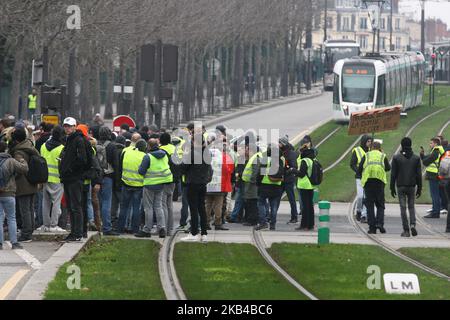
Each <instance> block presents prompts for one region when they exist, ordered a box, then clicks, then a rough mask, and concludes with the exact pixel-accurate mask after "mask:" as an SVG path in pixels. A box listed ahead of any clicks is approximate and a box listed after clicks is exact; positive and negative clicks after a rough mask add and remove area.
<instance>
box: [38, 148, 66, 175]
mask: <svg viewBox="0 0 450 320" xmlns="http://www.w3.org/2000/svg"><path fill="white" fill-rule="evenodd" d="M63 149H64V146H63V145H60V146H59V147H56V148H54V149H53V150H52V151H49V150H48V149H47V146H46V145H45V143H44V144H43V145H42V146H41V156H42V157H44V158H45V161H47V168H48V180H47V182H48V183H61V179H60V177H59V160H58V159H59V158H60V157H61V152H62V150H63Z"/></svg>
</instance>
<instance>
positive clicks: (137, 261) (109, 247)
mask: <svg viewBox="0 0 450 320" xmlns="http://www.w3.org/2000/svg"><path fill="white" fill-rule="evenodd" d="M159 249H160V245H159V244H158V243H157V242H154V241H146V240H131V239H105V238H103V239H102V240H100V241H98V242H95V243H93V244H92V246H90V247H89V248H88V249H87V250H86V251H84V252H82V253H80V254H79V256H78V257H77V258H76V259H75V261H73V262H69V263H66V264H64V265H63V266H62V267H61V268H60V269H59V271H58V273H57V275H56V277H55V279H54V280H53V281H52V282H51V283H50V284H49V286H48V289H47V292H46V293H45V299H50V300H72V299H74V300H85V299H86V300H163V299H165V298H166V297H165V295H164V291H163V289H162V286H161V280H160V278H159V270H158V254H159ZM72 264H75V265H76V266H78V267H79V268H80V270H81V289H80V290H77V289H74V290H69V289H68V288H67V279H68V277H69V276H70V274H67V273H66V272H67V267H68V266H70V265H72Z"/></svg>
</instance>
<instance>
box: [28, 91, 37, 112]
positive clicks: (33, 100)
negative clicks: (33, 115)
mask: <svg viewBox="0 0 450 320" xmlns="http://www.w3.org/2000/svg"><path fill="white" fill-rule="evenodd" d="M36 105H37V96H33V95H32V94H29V95H28V109H31V110H34V109H36Z"/></svg>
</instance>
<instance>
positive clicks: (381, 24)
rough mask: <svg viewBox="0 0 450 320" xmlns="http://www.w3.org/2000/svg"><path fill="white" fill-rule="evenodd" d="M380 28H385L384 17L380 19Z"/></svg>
mask: <svg viewBox="0 0 450 320" xmlns="http://www.w3.org/2000/svg"><path fill="white" fill-rule="evenodd" d="M380 29H381V30H385V29H386V20H385V19H384V18H383V19H381V20H380Z"/></svg>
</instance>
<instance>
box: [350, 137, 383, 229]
mask: <svg viewBox="0 0 450 320" xmlns="http://www.w3.org/2000/svg"><path fill="white" fill-rule="evenodd" d="M390 170H391V165H390V164H389V160H388V158H387V157H386V154H385V153H383V151H382V150H381V143H380V142H378V141H374V142H373V144H372V150H371V151H369V152H367V153H366V155H365V156H363V158H362V159H361V163H360V164H359V168H358V174H360V175H361V177H362V178H361V184H362V185H363V187H364V194H365V196H366V207H367V217H368V223H369V232H368V233H369V234H375V233H377V229H379V230H380V232H381V233H386V229H384V209H385V206H384V203H385V199H384V187H385V185H386V183H387V178H386V172H388V171H390ZM374 206H376V207H377V215H376V217H375V210H374Z"/></svg>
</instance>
